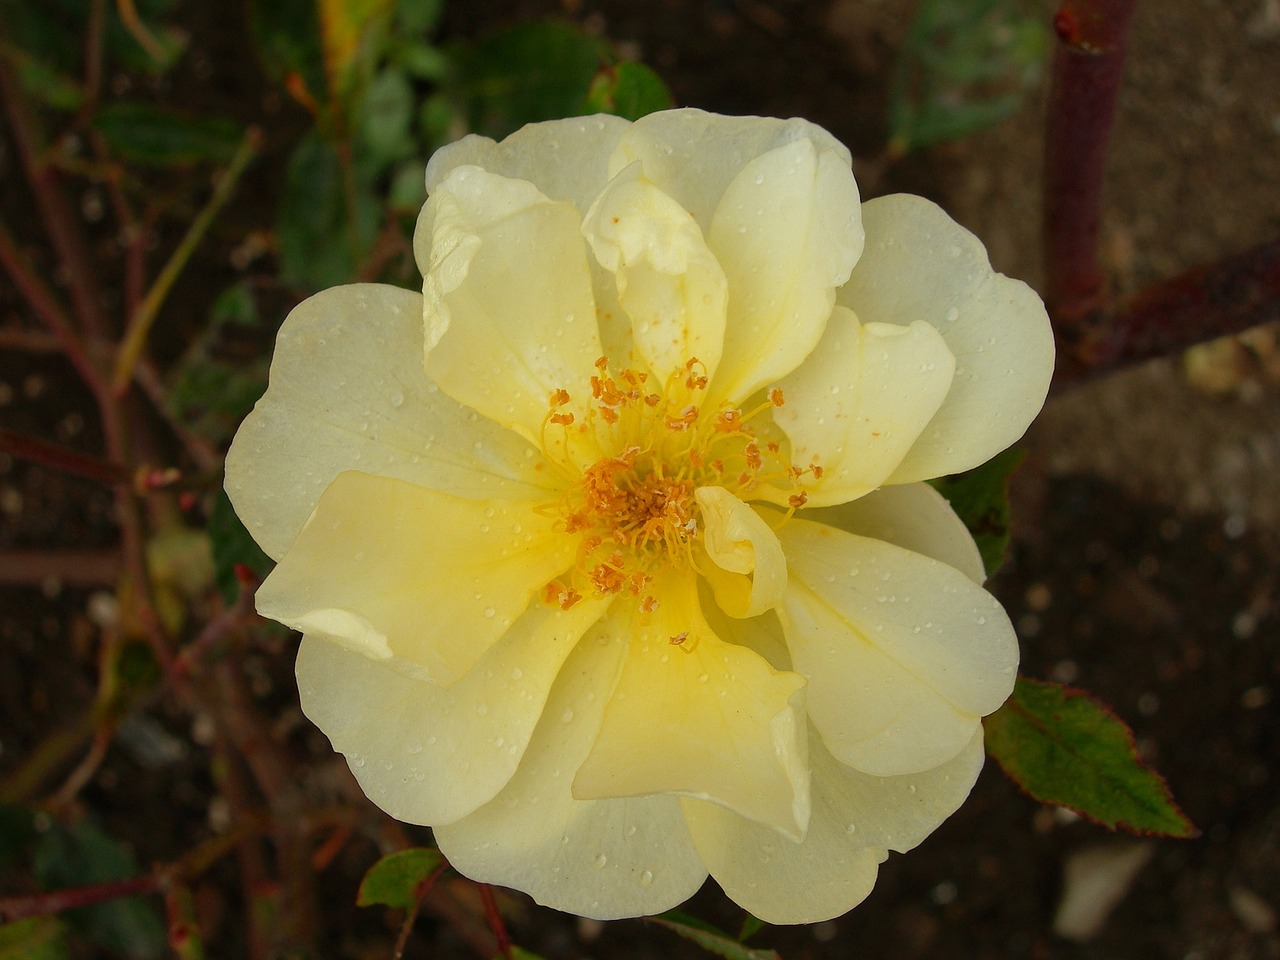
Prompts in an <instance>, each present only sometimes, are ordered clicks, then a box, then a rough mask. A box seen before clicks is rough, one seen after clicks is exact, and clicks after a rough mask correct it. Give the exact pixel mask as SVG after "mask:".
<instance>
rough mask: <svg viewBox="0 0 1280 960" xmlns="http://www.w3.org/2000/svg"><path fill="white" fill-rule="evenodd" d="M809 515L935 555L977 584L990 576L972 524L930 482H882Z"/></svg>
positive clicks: (809, 516) (916, 550)
mask: <svg viewBox="0 0 1280 960" xmlns="http://www.w3.org/2000/svg"><path fill="white" fill-rule="evenodd" d="M804 518H805V519H806V520H812V521H814V522H815V523H825V524H827V525H828V526H832V527H838V528H839V529H841V530H844V531H846V532H848V533H855V534H857V535H858V536H860V537H871V538H872V539H874V540H883V541H885V543H892V544H893V545H894V546H896V547H902V548H903V549H905V550H911V551H913V552H914V553H921V554H924V555H925V556H926V557H932V558H933V559H934V560H939V561H941V562H942V563H945V564H948V565H950V566H952V567H955V568H956V569H957V570H959V571H960V572H961V573H963V574H965V576H967V577H968V578H969V579H970V580H972V581H973V582H974V583H983V582H984V581H985V580H986V579H987V573H986V569H985V568H984V567H983V565H982V554H981V553H979V552H978V545H977V544H976V543H974V540H973V535H972V534H971V533H969V528H968V527H966V526H965V525H964V521H963V520H961V519H960V518H959V517H958V516H956V512H955V511H954V510H952V509H951V504H949V503H948V502H947V498H946V497H944V496H943V495H942V494H940V493H939V492H938V491H937V490H935V489H933V487H931V486H929V485H928V484H927V483H904V484H900V485H898V486H893V487H881V488H880V489H879V490H873V491H872V492H871V493H868V494H867V495H866V496H865V497H859V498H858V499H857V500H851V501H849V502H848V503H842V504H839V505H838V506H834V507H819V508H817V509H816V510H806V511H805V512H804Z"/></svg>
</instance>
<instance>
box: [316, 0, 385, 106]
mask: <svg viewBox="0 0 1280 960" xmlns="http://www.w3.org/2000/svg"><path fill="white" fill-rule="evenodd" d="M316 4H317V6H318V8H319V11H320V36H321V38H322V39H323V44H324V68H325V74H326V77H327V79H328V83H329V94H330V96H331V97H333V98H334V99H335V100H337V101H339V102H342V103H344V104H346V105H347V106H351V104H352V99H351V98H352V97H353V95H356V94H358V92H359V91H361V90H362V89H363V88H364V86H365V81H366V80H367V79H368V76H369V74H370V73H371V72H372V67H373V65H374V62H375V61H376V60H377V59H378V54H379V52H380V49H381V40H382V39H383V38H384V37H385V36H386V30H387V26H388V24H389V23H390V19H391V12H392V8H393V7H394V5H395V2H394V0H316ZM357 99H358V97H357Z"/></svg>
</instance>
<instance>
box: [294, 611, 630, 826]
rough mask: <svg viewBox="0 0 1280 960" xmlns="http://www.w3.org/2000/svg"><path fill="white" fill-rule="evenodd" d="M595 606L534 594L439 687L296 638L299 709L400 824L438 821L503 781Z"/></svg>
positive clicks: (325, 643) (461, 811)
mask: <svg viewBox="0 0 1280 960" xmlns="http://www.w3.org/2000/svg"><path fill="white" fill-rule="evenodd" d="M604 606H605V602H604V601H596V600H586V601H583V602H581V603H579V604H577V605H575V606H574V607H573V608H572V609H571V610H568V611H560V610H558V609H554V608H550V607H546V606H543V605H541V604H534V605H533V606H532V607H530V609H529V610H528V611H527V612H526V613H525V614H524V615H523V616H521V617H520V618H519V619H518V620H516V622H515V623H513V624H512V625H511V628H510V629H509V630H507V632H506V633H504V634H503V635H502V637H501V638H499V639H498V641H497V642H496V643H495V644H494V645H493V646H492V647H490V648H489V650H488V651H487V652H486V653H485V654H484V656H482V657H481V658H480V660H479V661H477V663H476V665H475V666H474V667H473V668H472V669H471V671H470V672H469V673H467V674H466V676H464V677H463V678H462V679H461V680H459V681H458V682H457V683H455V684H453V685H452V686H450V687H439V686H437V685H436V684H434V683H431V682H429V681H426V680H421V679H418V678H416V677H413V676H409V675H406V674H405V673H404V672H402V671H399V670H397V669H395V667H394V666H393V665H392V664H389V663H387V662H385V661H378V660H372V659H370V658H369V657H367V656H364V655H363V654H360V653H353V652H352V651H350V650H348V649H345V648H344V647H342V646H340V645H338V644H336V643H333V642H331V641H329V640H327V639H324V638H322V637H318V636H308V637H304V638H303V640H302V646H301V647H300V648H299V650H298V663H297V673H298V692H299V694H300V696H301V698H302V710H303V712H304V713H305V714H306V715H307V717H308V718H310V720H311V722H312V723H314V724H315V725H316V726H317V727H319V728H320V729H321V730H323V731H324V732H325V734H326V735H327V736H328V737H329V740H330V741H331V742H332V743H333V748H334V749H335V750H337V751H338V752H340V753H343V754H345V755H346V757H347V763H348V764H349V765H350V766H351V772H352V773H354V774H355V777H356V779H357V780H358V781H359V782H360V788H361V789H362V790H364V792H365V795H366V796H368V797H369V799H371V800H372V801H373V802H374V803H376V804H377V805H378V806H379V807H381V808H382V809H383V810H385V811H386V812H387V813H389V814H391V816H393V817H395V818H396V819H397V820H404V821H406V822H408V823H423V824H439V823H449V822H451V821H453V820H457V819H459V818H460V817H463V816H465V815H467V814H468V813H471V812H472V811H473V810H475V809H476V808H477V807H479V806H480V805H481V804H483V803H486V802H487V801H489V800H491V799H492V798H493V796H494V795H495V794H496V793H497V792H498V791H499V790H501V789H502V788H503V787H504V786H505V785H506V784H507V782H508V781H509V780H510V779H511V776H512V774H514V773H515V771H516V767H517V766H518V765H519V763H520V759H521V757H522V756H523V755H524V752H525V748H526V747H527V745H528V743H529V738H530V737H531V736H532V734H533V729H534V725H535V724H536V723H537V722H538V718H539V717H540V716H541V715H542V708H543V705H544V704H545V703H546V701H547V695H548V693H549V691H550V689H551V684H552V681H553V680H555V677H556V674H557V672H558V671H559V670H560V667H561V664H563V662H564V659H565V657H567V656H568V655H569V652H570V650H572V649H573V647H574V645H575V644H576V643H577V642H578V640H579V639H580V638H581V636H582V635H583V633H585V632H586V631H587V629H589V628H590V626H591V625H592V624H593V623H594V622H595V621H596V620H597V619H598V618H599V616H600V614H601V613H602V612H603V607H604Z"/></svg>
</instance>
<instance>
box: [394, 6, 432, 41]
mask: <svg viewBox="0 0 1280 960" xmlns="http://www.w3.org/2000/svg"><path fill="white" fill-rule="evenodd" d="M443 8H444V0H397V2H396V30H398V31H399V32H400V33H403V34H405V35H406V36H408V37H411V38H413V39H415V40H420V39H422V37H423V36H425V35H426V34H427V33H429V32H431V30H432V29H434V28H435V25H436V24H437V23H439V22H440V12H441V10H442V9H443Z"/></svg>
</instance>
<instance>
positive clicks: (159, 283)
mask: <svg viewBox="0 0 1280 960" xmlns="http://www.w3.org/2000/svg"><path fill="white" fill-rule="evenodd" d="M261 145H262V133H261V131H259V130H258V129H257V128H251V129H250V130H249V131H248V132H246V133H245V136H244V139H243V140H241V141H240V146H239V148H238V149H237V150H236V153H235V156H233V157H232V158H231V164H230V166H229V167H228V168H227V171H226V173H224V174H223V175H222V178H221V179H220V180H219V181H218V186H217V187H216V188H215V189H214V191H213V196H212V197H210V198H209V202H208V203H206V204H205V206H204V209H202V210H201V211H200V212H199V213H198V214H197V215H196V218H195V220H193V221H192V223H191V226H190V227H189V228H188V229H187V233H186V236H184V237H183V238H182V241H181V242H180V243H179V244H178V247H177V249H176V250H174V251H173V253H172V254H171V255H170V257H169V260H168V262H167V263H165V265H164V268H163V269H162V270H161V271H160V274H159V275H158V276H157V277H156V279H155V282H154V283H152V285H151V289H150V290H148V291H147V294H146V296H145V297H143V298H142V303H141V304H140V305H139V306H138V309H137V311H136V312H135V313H134V314H133V316H131V317H130V318H129V327H128V329H127V330H126V331H125V335H124V341H123V342H122V343H121V345H120V351H119V352H118V353H117V354H116V365H115V374H114V377H113V385H114V386H115V389H116V390H117V391H118V392H120V393H123V392H124V391H125V390H127V389H128V386H129V381H130V380H131V379H132V378H133V370H134V367H136V366H137V364H138V359H139V357H141V356H142V350H143V348H144V347H145V346H146V342H147V335H148V334H149V333H150V332H151V325H152V324H153V323H154V322H155V319H156V315H157V314H158V313H159V312H160V307H161V305H162V304H163V303H164V300H165V297H167V296H168V295H169V290H170V289H171V288H172V287H173V284H174V282H175V281H176V280H177V279H178V276H179V275H180V274H181V273H182V270H183V268H184V267H186V265H187V261H188V260H190V259H191V255H192V254H193V253H194V252H195V249H196V247H197V246H199V245H200V241H201V240H202V239H204V235H205V233H206V232H207V231H208V229H209V227H210V226H211V225H212V224H213V221H214V219H215V218H216V217H217V215H218V213H219V212H220V211H221V210H222V208H223V206H224V205H225V204H226V202H227V201H228V200H230V199H231V195H232V193H233V192H234V191H235V187H236V184H237V183H238V182H239V180H240V177H241V175H242V174H243V173H244V171H245V169H246V168H247V167H248V166H249V163H250V161H251V160H252V159H253V158H254V156H256V155H257V152H258V149H259V148H260V147H261Z"/></svg>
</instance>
